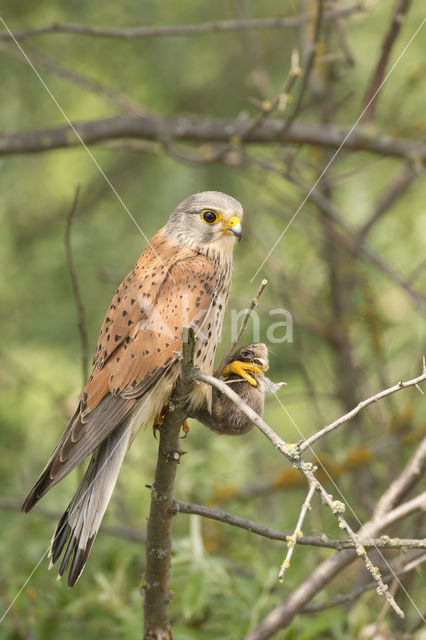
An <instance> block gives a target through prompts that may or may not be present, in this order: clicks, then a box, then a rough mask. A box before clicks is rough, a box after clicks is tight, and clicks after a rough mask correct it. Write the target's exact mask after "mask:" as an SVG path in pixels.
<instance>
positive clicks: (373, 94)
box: [363, 0, 411, 121]
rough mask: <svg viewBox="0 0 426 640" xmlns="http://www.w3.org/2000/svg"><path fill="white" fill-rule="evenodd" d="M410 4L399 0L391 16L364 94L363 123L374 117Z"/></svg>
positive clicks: (406, 0) (405, 0)
mask: <svg viewBox="0 0 426 640" xmlns="http://www.w3.org/2000/svg"><path fill="white" fill-rule="evenodd" d="M410 4H411V0H399V1H398V4H397V6H396V9H395V12H394V14H393V16H392V20H391V23H390V26H389V29H388V31H387V33H386V35H385V38H384V40H383V43H382V52H381V55H380V57H379V60H378V62H377V65H376V68H375V69H374V72H373V75H372V78H371V80H370V83H369V85H368V88H367V91H366V94H365V98H364V107H365V106H366V105H368V107H367V110H366V112H365V114H364V116H363V120H364V121H371V120H372V119H373V117H374V113H375V110H376V107H377V99H378V97H379V92H378V89H379V87H380V85H381V84H382V82H383V78H384V75H385V71H386V65H387V63H388V60H389V56H390V53H391V51H392V47H393V45H394V44H395V40H396V38H397V36H398V34H399V32H400V30H401V26H402V24H403V23H404V18H405V15H406V13H407V12H408V9H409V8H410ZM369 103H370V104H369Z"/></svg>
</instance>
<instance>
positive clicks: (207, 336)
mask: <svg viewBox="0 0 426 640" xmlns="http://www.w3.org/2000/svg"><path fill="white" fill-rule="evenodd" d="M242 216H243V211H242V207H241V205H240V203H239V202H237V201H236V200H234V198H232V197H231V196H228V195H226V194H223V193H219V192H215V191H207V192H204V193H199V194H195V195H193V196H191V197H189V198H187V199H186V200H185V201H184V202H182V203H181V204H180V205H179V206H178V207H177V208H176V209H175V211H174V212H173V213H172V215H171V216H170V218H169V220H168V222H167V224H166V225H165V226H164V227H163V228H162V229H160V231H159V232H158V233H157V234H156V235H155V236H154V237H153V238H152V240H151V242H150V243H149V245H148V247H147V248H146V249H145V251H144V252H143V253H142V255H141V257H140V258H139V260H138V262H137V264H136V265H135V267H134V268H133V269H132V271H131V272H130V273H129V274H128V275H127V276H126V278H125V279H124V280H123V282H122V283H121V285H120V286H119V288H118V289H117V291H116V293H115V295H114V297H113V299H112V301H111V304H110V306H109V308H108V310H107V313H106V316H105V319H104V321H103V324H102V327H101V330H100V333H99V340H98V344H97V347H96V351H95V356H94V359H93V368H92V371H91V374H90V376H89V378H88V380H87V383H86V385H85V387H84V389H83V392H82V395H81V399H80V402H79V405H78V407H77V410H76V412H75V414H74V416H73V417H72V419H71V421H70V423H69V425H68V427H67V428H66V430H65V432H64V433H63V435H62V437H61V439H60V441H59V443H58V445H57V447H56V449H55V450H54V452H53V454H52V456H51V458H50V460H49V461H48V463H47V465H46V467H45V469H44V470H43V472H42V474H41V475H40V477H39V479H38V480H37V482H36V484H35V486H34V487H33V489H32V490H31V492H30V493H29V495H28V497H27V499H26V500H25V502H24V504H23V507H22V510H23V511H24V512H28V511H29V510H30V509H31V508H32V507H33V506H34V505H35V504H36V502H37V501H38V500H39V499H40V498H41V497H42V496H43V495H44V494H45V493H46V492H47V491H48V490H49V489H51V488H52V487H53V486H54V485H55V484H56V483H57V482H59V481H60V480H61V479H62V478H64V477H65V476H66V475H67V474H68V473H69V472H70V471H72V470H73V469H74V468H75V467H76V466H77V465H78V464H79V463H80V462H81V461H82V460H83V459H84V458H85V457H86V456H88V455H89V454H91V453H93V456H92V459H91V462H90V464H89V466H88V468H87V471H86V474H85V476H84V478H83V481H82V483H81V485H80V487H79V489H78V491H77V493H76V494H75V496H74V497H73V499H72V500H71V503H70V505H69V506H68V509H67V510H66V512H65V514H64V516H63V517H62V519H61V521H60V523H59V525H58V527H57V529H56V531H55V534H54V536H53V539H52V545H51V560H52V563H54V562H56V560H57V559H58V558H59V557H60V555H61V554H62V552H63V551H64V549H65V545H66V544H67V542H68V546H67V548H66V549H65V553H64V556H63V560H62V563H61V565H60V569H59V576H62V574H63V573H64V572H65V571H66V569H67V566H68V564H69V562H71V566H70V572H69V577H68V585H69V586H72V585H73V584H74V583H75V582H76V580H77V579H78V577H79V576H80V574H81V571H82V570H83V568H84V564H85V562H86V560H87V556H88V553H89V551H90V547H91V545H92V543H93V540H94V538H95V536H96V533H97V531H98V529H99V526H100V523H101V520H102V517H103V514H104V512H105V509H106V507H107V504H108V501H109V499H110V497H111V494H112V491H113V488H114V486H115V483H116V480H117V477H118V473H119V470H120V467H121V464H122V461H123V459H124V455H125V453H126V451H127V449H128V448H129V446H130V444H131V443H132V441H133V439H134V437H135V436H136V434H137V433H138V431H139V430H140V429H141V428H142V427H143V426H145V425H147V424H149V423H151V422H152V421H153V419H154V417H155V416H156V415H158V414H159V413H160V411H161V408H162V407H163V405H164V404H165V403H166V402H167V400H168V398H169V396H170V394H171V393H172V391H173V387H174V385H175V383H176V380H177V377H178V375H179V354H180V352H181V347H182V329H183V327H184V326H192V327H193V328H194V330H195V334H196V355H195V365H196V366H197V367H199V368H200V369H201V370H202V371H205V372H206V373H211V372H212V369H213V361H214V356H215V351H216V346H217V342H218V339H219V335H220V331H221V327H222V321H223V315H224V310H225V307H226V304H227V300H228V296H229V289H230V286H231V275H232V251H233V247H234V244H235V240H236V238H237V237H241V224H240V220H241V218H242ZM200 405H206V406H207V407H210V406H211V388H210V387H209V386H207V385H194V388H193V392H192V394H191V397H190V406H191V407H197V406H200Z"/></svg>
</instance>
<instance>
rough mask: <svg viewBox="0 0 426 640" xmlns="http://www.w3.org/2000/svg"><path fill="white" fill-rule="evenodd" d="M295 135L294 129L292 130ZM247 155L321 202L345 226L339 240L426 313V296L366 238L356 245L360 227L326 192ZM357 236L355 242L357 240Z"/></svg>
mask: <svg viewBox="0 0 426 640" xmlns="http://www.w3.org/2000/svg"><path fill="white" fill-rule="evenodd" d="M290 135H291V132H290ZM244 157H245V158H247V159H248V160H249V161H250V162H251V163H252V164H255V165H257V166H260V167H262V168H263V169H266V170H267V171H269V172H274V173H276V174H277V175H280V176H281V177H285V178H286V180H288V181H289V182H290V183H291V184H294V185H295V186H296V187H298V188H299V189H300V190H301V191H302V192H303V193H304V194H305V195H307V196H308V198H309V199H310V200H312V202H313V203H314V204H316V205H317V207H318V208H319V209H321V211H323V213H325V214H326V216H327V217H328V218H329V219H330V220H331V221H332V222H334V223H335V224H336V225H337V226H338V227H340V228H341V229H342V231H343V232H344V234H342V233H341V232H340V230H336V235H338V237H337V238H335V241H340V242H341V243H342V245H343V246H344V247H346V248H347V249H348V251H350V253H352V254H354V253H356V252H358V251H360V252H361V253H362V254H363V255H364V256H366V257H367V258H368V259H369V260H370V262H371V263H372V264H373V265H375V266H376V267H377V268H378V269H379V270H380V271H382V272H383V273H384V274H385V275H386V276H387V277H388V278H389V279H390V280H391V281H392V282H395V283H396V284H397V285H398V286H399V287H401V288H402V289H403V290H404V291H405V292H406V293H407V295H408V296H409V297H410V298H411V300H412V301H413V303H414V304H415V305H416V307H417V308H418V309H419V310H420V311H421V313H422V314H423V315H425V316H426V299H425V298H424V297H423V295H421V294H420V293H418V292H417V291H416V290H415V289H413V287H412V286H411V285H410V283H409V282H408V281H407V280H406V279H405V278H404V277H403V276H401V275H400V273H398V271H396V270H395V269H394V268H393V267H391V266H390V265H389V264H388V263H387V262H385V260H384V259H383V258H382V257H381V256H380V254H378V253H377V251H375V250H374V249H372V248H371V246H370V245H369V244H368V243H367V241H366V240H365V241H364V242H362V243H361V245H360V246H357V245H356V237H357V230H356V229H355V228H354V227H353V226H352V225H350V224H349V223H348V222H346V220H345V218H344V216H343V214H341V213H340V211H339V210H338V209H337V207H336V206H335V204H334V203H333V202H331V200H329V199H328V198H327V197H326V196H325V195H324V193H322V192H321V191H320V190H319V189H311V188H309V186H307V185H306V184H304V182H302V181H301V180H300V179H299V178H296V177H295V176H294V175H293V174H290V173H289V172H283V170H282V169H279V168H277V167H276V166H274V165H273V164H272V163H270V162H268V161H266V160H264V159H263V158H262V159H261V158H259V157H256V156H254V155H253V154H249V153H247V152H244ZM354 239H355V243H354Z"/></svg>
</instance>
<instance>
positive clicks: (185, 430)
mask: <svg viewBox="0 0 426 640" xmlns="http://www.w3.org/2000/svg"><path fill="white" fill-rule="evenodd" d="M190 430H191V427H190V426H189V424H188V421H187V420H184V421H183V422H182V431H183V436H182V439H183V440H184V439H185V438H186V437H187V435H188V433H189V432H190Z"/></svg>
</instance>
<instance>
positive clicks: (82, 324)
mask: <svg viewBox="0 0 426 640" xmlns="http://www.w3.org/2000/svg"><path fill="white" fill-rule="evenodd" d="M79 195H80V185H77V187H76V189H75V194H74V200H73V202H72V205H71V209H70V210H69V213H68V216H67V224H66V228H65V250H66V254H67V262H68V269H69V272H70V276H71V284H72V292H73V295H74V300H75V304H76V307H77V317H78V322H77V325H78V330H79V332H80V341H81V353H82V355H81V369H82V375H83V384H84V383H85V382H86V380H87V376H88V373H89V370H88V364H89V338H88V335H87V327H86V318H85V313H84V305H83V300H82V297H81V292H80V285H79V283H78V277H77V270H76V268H75V264H74V258H73V255H72V248H71V229H72V223H73V219H74V214H75V212H76V210H77V203H78V198H79Z"/></svg>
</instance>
